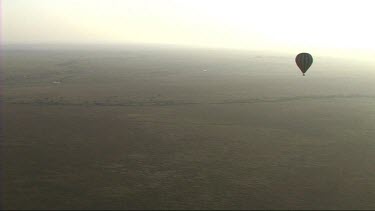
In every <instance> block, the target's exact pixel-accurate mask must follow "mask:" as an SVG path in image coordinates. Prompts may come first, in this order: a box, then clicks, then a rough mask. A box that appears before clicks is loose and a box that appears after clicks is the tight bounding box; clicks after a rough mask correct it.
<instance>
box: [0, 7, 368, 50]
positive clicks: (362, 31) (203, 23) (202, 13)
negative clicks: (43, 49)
mask: <svg viewBox="0 0 375 211" xmlns="http://www.w3.org/2000/svg"><path fill="white" fill-rule="evenodd" d="M2 4H3V5H2V10H3V11H2V12H3V13H2V16H3V17H2V28H3V29H2V33H3V43H5V44H7V43H128V42H135V43H168V44H182V45H191V46H209V47H225V48H245V49H252V50H253V49H255V50H256V49H260V50H275V51H289V52H291V51H305V50H307V51H308V50H310V51H320V52H323V51H326V52H334V51H336V52H350V51H352V50H355V51H356V52H365V53H368V55H370V54H372V55H373V53H374V52H375V42H374V39H375V27H374V20H375V12H374V8H375V7H374V6H375V1H373V0H314V1H299V0H3V1H2Z"/></svg>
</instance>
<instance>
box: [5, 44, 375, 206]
mask: <svg viewBox="0 0 375 211" xmlns="http://www.w3.org/2000/svg"><path fill="white" fill-rule="evenodd" d="M2 57H3V58H2V90H1V91H2V93H1V94H2V101H3V108H2V110H3V111H2V119H3V124H2V125H3V126H2V127H3V128H2V130H3V140H2V142H1V146H2V155H1V156H2V165H3V167H2V178H3V179H2V192H3V194H2V198H3V202H2V204H3V207H4V208H5V209H276V208H278V209H375V168H374V163H375V156H374V154H375V141H374V140H375V130H374V129H375V128H374V127H375V86H374V81H375V73H374V67H373V66H370V65H365V64H363V63H360V62H353V61H345V60H339V59H335V58H328V57H317V58H315V64H314V66H313V67H312V68H311V70H310V71H309V72H308V74H307V76H306V77H302V76H301V73H300V72H299V71H298V69H297V68H296V66H295V64H294V55H276V54H274V55H269V54H267V53H266V52H263V53H261V52H260V53H257V52H242V51H229V50H221V51H218V50H213V49H212V50H203V49H201V50H198V49H177V48H156V47H154V48H151V47H134V46H132V47H129V48H125V47H124V48H117V49H108V48H107V49H105V48H99V47H98V48H96V49H93V48H91V49H80V50H79V49H49V50H47V49H35V48H34V49H33V48H32V49H28V48H9V49H6V50H4V51H3V55H2Z"/></svg>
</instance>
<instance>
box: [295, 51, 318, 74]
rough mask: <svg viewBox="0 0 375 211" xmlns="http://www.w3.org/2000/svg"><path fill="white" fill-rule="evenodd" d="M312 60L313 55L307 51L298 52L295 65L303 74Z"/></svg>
mask: <svg viewBox="0 0 375 211" xmlns="http://www.w3.org/2000/svg"><path fill="white" fill-rule="evenodd" d="M313 61H314V60H313V57H312V56H311V55H310V54H309V53H300V54H298V55H297V57H296V63H297V66H298V67H299V69H301V71H302V73H303V75H305V73H306V72H307V70H308V69H309V68H310V67H311V65H312V63H313Z"/></svg>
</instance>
